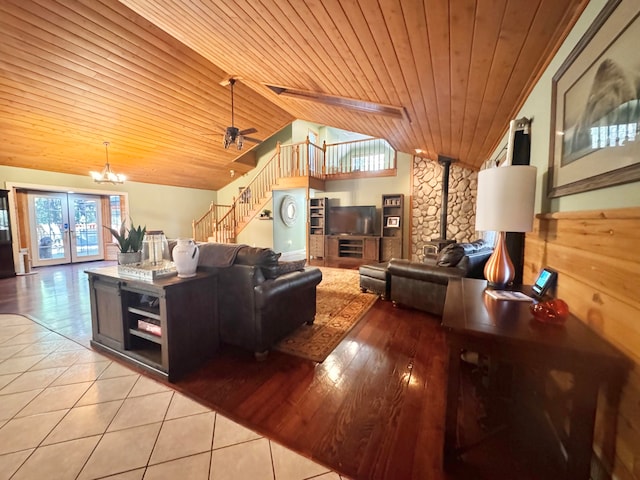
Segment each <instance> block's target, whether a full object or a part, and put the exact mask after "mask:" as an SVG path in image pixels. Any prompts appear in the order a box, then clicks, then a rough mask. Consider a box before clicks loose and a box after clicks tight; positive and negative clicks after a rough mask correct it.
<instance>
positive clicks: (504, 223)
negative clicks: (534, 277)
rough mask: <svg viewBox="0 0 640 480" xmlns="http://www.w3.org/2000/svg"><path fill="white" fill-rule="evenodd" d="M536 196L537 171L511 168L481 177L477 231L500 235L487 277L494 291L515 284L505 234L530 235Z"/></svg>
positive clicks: (516, 166)
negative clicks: (524, 233) (526, 233)
mask: <svg viewBox="0 0 640 480" xmlns="http://www.w3.org/2000/svg"><path fill="white" fill-rule="evenodd" d="M535 192H536V167H532V166H529V165H509V166H505V167H496V168H488V169H486V170H482V171H481V172H479V173H478V197H477V203H476V230H477V231H480V232H484V231H492V230H493V231H497V232H498V240H497V243H496V246H495V249H494V251H493V254H492V255H491V257H490V258H489V260H488V261H487V264H486V265H485V267H484V276H485V277H486V279H487V281H488V282H489V286H490V287H493V288H504V287H506V286H507V285H509V284H510V283H511V282H513V278H514V276H515V269H514V268H513V262H512V261H511V259H510V258H509V252H508V251H507V245H506V243H505V232H530V231H531V230H532V229H533V212H534V203H535Z"/></svg>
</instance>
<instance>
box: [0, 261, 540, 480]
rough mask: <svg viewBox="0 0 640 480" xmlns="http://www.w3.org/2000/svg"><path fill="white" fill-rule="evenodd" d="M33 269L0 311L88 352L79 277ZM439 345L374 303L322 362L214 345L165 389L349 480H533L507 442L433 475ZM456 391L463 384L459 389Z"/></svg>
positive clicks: (13, 284)
mask: <svg viewBox="0 0 640 480" xmlns="http://www.w3.org/2000/svg"><path fill="white" fill-rule="evenodd" d="M105 264H107V263H91V264H84V265H67V266H59V267H46V268H40V269H38V270H37V271H38V273H37V274H35V275H30V276H22V277H15V278H8V279H0V313H21V314H26V315H30V316H32V317H33V318H34V319H36V320H37V321H38V322H40V323H41V324H43V325H45V326H47V327H49V328H51V329H52V330H55V331H56V332H59V333H61V334H63V335H65V336H67V337H69V338H72V339H74V340H76V341H78V342H80V343H82V344H84V345H88V341H89V338H90V336H91V319H90V306H89V294H88V282H87V278H86V274H85V273H84V270H85V269H86V268H91V267H96V266H102V265H105ZM446 351H447V350H446V344H445V341H444V336H443V334H442V332H441V331H440V328H439V318H437V317H433V316H430V315H427V314H425V313H422V312H418V311H415V310H410V309H402V308H400V309H398V308H393V307H392V305H391V303H390V302H383V301H378V302H377V303H376V304H375V305H374V307H373V308H372V309H371V310H370V311H369V312H368V313H367V314H366V316H365V317H364V318H363V319H362V320H361V321H360V322H359V323H358V324H357V325H356V326H355V327H354V328H353V330H352V331H351V332H350V333H349V335H348V337H347V338H346V339H345V340H344V341H343V342H342V343H341V344H340V345H339V346H338V347H337V348H336V350H335V351H334V352H333V353H332V354H331V355H330V356H329V357H328V358H327V359H326V360H325V361H324V362H323V363H321V364H316V363H314V362H311V361H308V360H303V359H300V358H297V357H293V356H289V355H285V354H282V353H279V352H275V351H274V352H271V353H270V354H269V356H268V357H267V359H266V361H264V362H256V361H255V360H254V358H253V354H252V353H251V352H245V351H242V350H240V349H236V348H232V347H229V346H223V347H222V348H221V350H220V351H219V353H218V355H217V356H216V358H215V359H214V360H212V361H211V362H209V363H208V364H206V365H205V366H203V367H202V368H201V369H199V370H198V371H196V372H194V373H193V374H191V375H189V376H187V377H186V378H184V379H182V380H181V381H179V382H178V383H177V384H173V387H174V388H176V389H178V390H180V391H182V392H183V393H185V394H187V395H189V396H191V397H193V398H195V399H198V400H199V401H201V402H203V403H205V404H207V405H208V406H210V407H212V408H214V409H215V410H217V411H219V412H221V413H223V414H224V415H226V416H228V417H230V418H232V419H233V420H235V421H237V422H239V423H241V424H244V425H245V426H248V427H250V428H252V429H253V430H255V431H257V432H259V433H261V434H263V435H265V436H267V437H269V438H271V439H273V440H275V441H277V442H279V443H282V444H283V445H285V446H287V447H289V448H291V449H293V450H296V451H298V452H300V453H302V454H303V455H305V456H308V457H310V458H312V459H313V460H315V461H317V462H319V463H322V464H325V465H326V466H328V467H330V468H331V469H333V470H336V471H338V472H340V473H342V474H344V475H345V476H347V477H350V478H353V479H393V480H401V479H416V480H417V479H429V480H431V479H433V480H438V479H447V480H448V479H452V480H457V479H465V480H466V479H485V478H486V479H489V478H490V479H500V478H518V479H535V478H543V477H542V476H536V475H535V473H531V472H528V471H527V470H522V464H521V462H520V461H519V460H518V459H517V455H516V454H515V453H514V452H512V451H511V447H510V444H509V443H508V442H504V441H503V442H498V443H496V440H494V441H493V442H488V443H487V445H488V447H487V448H478V449H474V451H473V452H470V454H469V455H468V456H467V457H465V462H464V463H461V464H459V465H457V466H456V468H455V470H454V471H451V472H443V470H442V466H441V460H442V454H441V446H442V439H443V432H444V409H445V393H446V359H447V356H446ZM463 387H464V386H463ZM463 397H464V402H463V405H465V408H464V409H463V410H464V412H463V413H462V415H461V416H462V418H463V420H464V421H465V423H466V424H469V425H471V426H470V427H469V428H466V427H465V429H463V432H464V433H470V432H475V431H476V430H477V428H476V427H474V425H477V421H476V420H477V416H478V412H477V403H476V402H475V399H474V397H473V394H472V390H471V389H470V388H463Z"/></svg>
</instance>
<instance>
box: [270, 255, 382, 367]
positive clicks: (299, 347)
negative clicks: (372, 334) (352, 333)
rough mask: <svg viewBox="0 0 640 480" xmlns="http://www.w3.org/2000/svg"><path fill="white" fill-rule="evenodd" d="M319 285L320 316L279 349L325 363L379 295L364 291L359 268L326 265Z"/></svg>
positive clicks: (299, 330)
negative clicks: (345, 268) (362, 290)
mask: <svg viewBox="0 0 640 480" xmlns="http://www.w3.org/2000/svg"><path fill="white" fill-rule="evenodd" d="M320 270H322V282H320V285H318V287H317V301H316V303H317V309H316V319H315V322H314V323H313V325H312V326H308V325H302V326H301V327H299V328H298V329H297V330H296V331H295V332H293V333H292V334H291V335H289V336H288V337H286V338H285V339H283V340H282V341H281V342H280V343H279V344H278V345H276V347H275V349H276V350H279V351H281V352H284V353H288V354H291V355H296V356H298V357H303V358H307V359H309V360H313V361H315V362H322V361H323V360H324V359H325V358H327V357H328V356H329V354H330V353H331V352H332V351H333V349H334V348H335V347H336V346H337V345H338V344H339V343H340V341H341V340H342V339H343V338H344V337H345V336H346V335H347V333H349V330H351V329H352V328H353V326H354V325H355V324H356V323H358V321H359V320H360V319H361V318H362V317H363V316H364V314H365V313H366V312H367V311H368V310H369V309H370V308H371V307H372V306H373V304H374V303H375V301H376V300H377V299H378V296H377V295H376V294H373V293H362V292H361V291H360V279H359V273H358V270H344V269H340V268H328V267H322V268H321V269H320Z"/></svg>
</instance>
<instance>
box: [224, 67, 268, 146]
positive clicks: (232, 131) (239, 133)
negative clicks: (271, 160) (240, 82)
mask: <svg viewBox="0 0 640 480" xmlns="http://www.w3.org/2000/svg"><path fill="white" fill-rule="evenodd" d="M225 83H227V81H225V82H223V84H225ZM228 83H229V85H231V126H230V127H227V129H226V131H225V133H224V138H223V139H222V145H224V148H229V146H230V145H232V144H235V145H236V147H237V148H238V150H242V145H243V143H244V142H245V141H247V142H252V143H261V142H262V140H259V139H257V138H252V137H247V135H250V134H252V133H256V132H257V130H256V129H255V128H246V129H244V130H240V129H239V128H237V127H236V126H235V124H234V117H233V85H234V84H235V83H236V79H235V78H230V79H229V80H228Z"/></svg>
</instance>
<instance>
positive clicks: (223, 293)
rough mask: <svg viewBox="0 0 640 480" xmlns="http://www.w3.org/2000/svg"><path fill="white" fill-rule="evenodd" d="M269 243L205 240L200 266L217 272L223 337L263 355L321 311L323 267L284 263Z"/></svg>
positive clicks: (256, 354)
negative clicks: (318, 308)
mask: <svg viewBox="0 0 640 480" xmlns="http://www.w3.org/2000/svg"><path fill="white" fill-rule="evenodd" d="M279 257H280V254H279V253H276V252H274V251H273V250H271V249H269V248H255V247H249V246H247V245H237V244H220V243H203V244H201V245H200V256H199V260H198V268H199V269H216V270H217V272H218V287H217V290H218V321H219V326H220V341H221V342H225V343H229V344H231V345H236V346H239V347H242V348H245V349H248V350H250V351H252V352H254V354H255V356H256V358H257V359H263V358H264V357H265V356H266V354H267V353H268V351H269V349H270V348H271V347H272V346H273V345H275V344H276V343H277V342H278V341H279V340H281V339H282V338H283V337H285V336H286V335H288V334H289V333H291V332H292V331H294V330H295V329H296V328H298V327H299V326H301V325H303V324H304V323H307V324H309V325H311V324H312V323H313V321H314V318H315V314H316V287H317V285H318V284H319V283H320V281H321V280H322V273H321V272H320V269H318V268H315V267H304V260H302V261H299V262H281V261H279Z"/></svg>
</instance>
